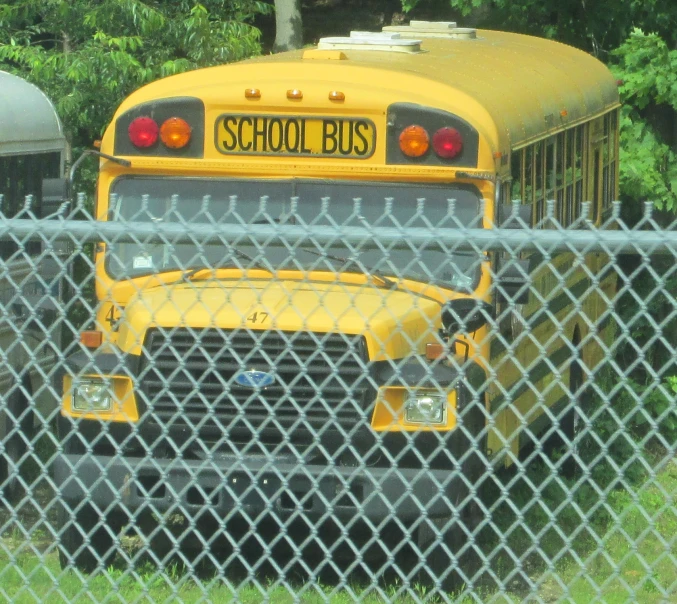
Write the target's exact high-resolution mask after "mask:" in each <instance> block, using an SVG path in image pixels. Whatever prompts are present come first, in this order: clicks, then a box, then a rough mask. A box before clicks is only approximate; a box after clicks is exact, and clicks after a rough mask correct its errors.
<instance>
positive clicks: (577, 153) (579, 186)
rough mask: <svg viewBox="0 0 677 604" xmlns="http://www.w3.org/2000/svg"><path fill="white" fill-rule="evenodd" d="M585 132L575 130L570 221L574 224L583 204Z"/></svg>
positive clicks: (580, 127) (578, 129)
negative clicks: (572, 195) (572, 197)
mask: <svg viewBox="0 0 677 604" xmlns="http://www.w3.org/2000/svg"><path fill="white" fill-rule="evenodd" d="M585 136H586V132H585V130H584V126H578V127H577V128H576V142H575V147H574V200H573V201H574V203H573V204H572V213H571V216H570V221H571V222H572V223H573V222H575V221H576V220H577V219H578V217H579V216H580V215H581V203H582V202H583V190H584V188H583V160H584V157H583V150H584V148H585V145H584V139H585Z"/></svg>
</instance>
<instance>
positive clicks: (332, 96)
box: [329, 90, 346, 101]
mask: <svg viewBox="0 0 677 604" xmlns="http://www.w3.org/2000/svg"><path fill="white" fill-rule="evenodd" d="M329 100H330V101H345V100H346V95H345V93H343V92H341V91H340V90H332V91H331V92H330V93H329Z"/></svg>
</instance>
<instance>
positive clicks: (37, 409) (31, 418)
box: [0, 71, 66, 505]
mask: <svg viewBox="0 0 677 604" xmlns="http://www.w3.org/2000/svg"><path fill="white" fill-rule="evenodd" d="M65 149H66V137H65V136H64V132H63V127H62V124H61V121H60V120H59V117H58V116H57V113H56V111H55V109H54V106H53V105H52V103H51V102H50V100H49V99H48V98H47V97H46V96H45V94H44V93H43V92H42V91H41V90H39V89H38V88H37V87H35V86H34V85H32V84H29V83H28V82H26V81H25V80H23V79H21V78H19V77H17V76H15V75H12V74H9V73H6V72H4V71H0V199H1V206H0V217H1V218H27V219H33V218H44V217H47V216H49V215H50V214H52V213H54V211H56V209H57V207H56V206H54V205H53V202H57V203H60V202H61V199H59V195H55V196H53V197H51V196H50V195H49V194H44V195H43V181H45V179H47V181H46V182H47V184H48V185H49V183H50V182H52V183H56V184H58V183H60V182H62V181H61V180H60V179H61V177H62V176H63V173H64V161H65ZM51 179H54V180H51ZM57 179H59V180H57ZM47 188H49V186H48V187H47ZM58 254H59V247H58V246H56V247H55V248H54V249H53V250H52V251H46V247H45V242H43V241H40V240H34V239H32V240H30V241H21V240H20V239H19V238H16V237H12V236H11V234H9V235H6V236H4V237H2V238H0V503H2V504H5V505H8V504H14V503H18V502H19V501H20V500H21V498H22V495H23V493H24V492H25V490H26V488H27V487H28V486H29V483H30V481H31V478H30V477H29V476H28V475H26V471H25V468H26V466H29V465H31V464H30V461H29V460H30V458H31V457H32V456H33V455H34V451H33V448H32V447H31V446H29V445H30V443H31V441H32V440H33V441H34V439H37V438H39V436H40V435H41V433H44V431H45V430H46V429H47V426H48V422H49V419H50V418H51V417H52V416H53V414H54V413H55V409H56V407H55V398H54V390H53V385H52V384H51V379H50V377H51V375H52V374H53V372H54V369H55V367H56V363H57V360H58V351H59V349H60V347H61V327H60V326H61V325H62V321H60V320H59V319H58V317H59V309H60V308H61V304H60V301H61V300H62V299H63V286H64V285H63V279H61V278H59V274H60V271H59V258H58ZM35 467H37V466H35Z"/></svg>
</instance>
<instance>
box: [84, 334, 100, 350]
mask: <svg viewBox="0 0 677 604" xmlns="http://www.w3.org/2000/svg"><path fill="white" fill-rule="evenodd" d="M102 342H103V333H101V332H100V331H83V332H80V343H81V344H83V345H84V346H86V347H87V348H98V347H99V346H101V343H102Z"/></svg>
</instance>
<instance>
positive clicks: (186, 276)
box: [182, 247, 273, 281]
mask: <svg viewBox="0 0 677 604" xmlns="http://www.w3.org/2000/svg"><path fill="white" fill-rule="evenodd" d="M230 252H231V253H232V254H235V255H236V256H238V257H239V258H243V259H244V260H249V266H246V267H245V266H242V267H240V266H237V265H236V264H233V263H232V262H231V261H228V262H223V261H222V262H217V263H216V264H215V265H214V266H198V267H197V268H193V269H190V270H188V271H186V272H185V273H183V276H182V277H183V280H184V281H192V280H193V279H194V278H195V276H196V275H197V274H198V273H201V272H202V271H209V270H212V271H213V270H218V269H220V268H238V269H252V268H258V269H260V270H263V271H267V272H269V273H270V274H271V275H272V274H273V271H271V270H270V269H269V268H268V267H267V266H263V265H262V264H261V263H260V262H257V261H256V260H255V258H254V257H253V256H250V255H249V254H247V252H243V251H242V250H238V249H237V248H236V247H233V248H230Z"/></svg>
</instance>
